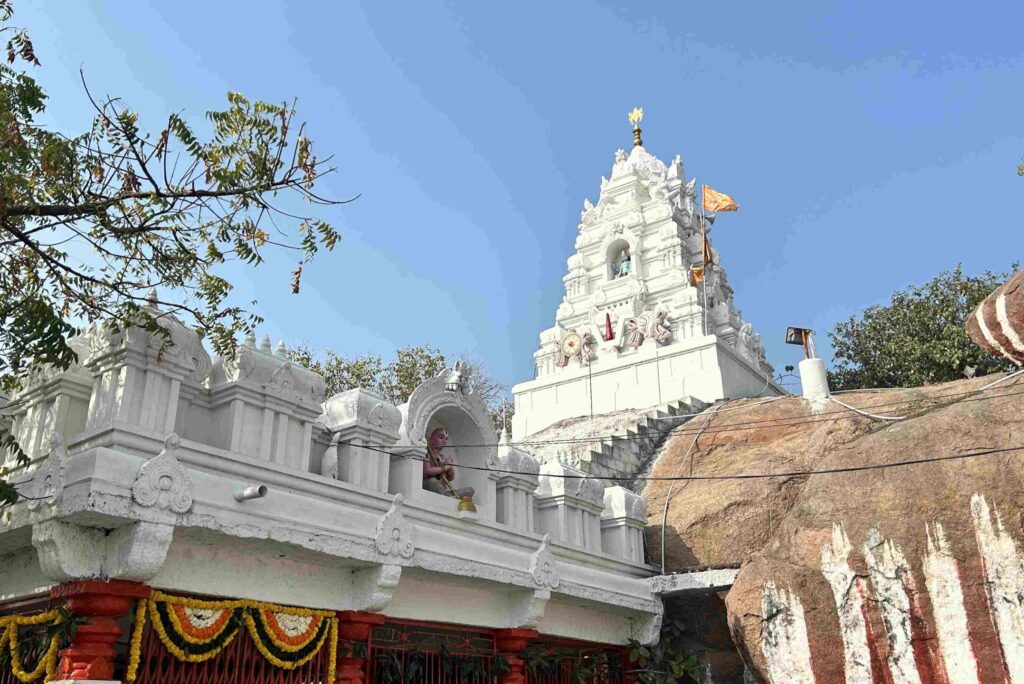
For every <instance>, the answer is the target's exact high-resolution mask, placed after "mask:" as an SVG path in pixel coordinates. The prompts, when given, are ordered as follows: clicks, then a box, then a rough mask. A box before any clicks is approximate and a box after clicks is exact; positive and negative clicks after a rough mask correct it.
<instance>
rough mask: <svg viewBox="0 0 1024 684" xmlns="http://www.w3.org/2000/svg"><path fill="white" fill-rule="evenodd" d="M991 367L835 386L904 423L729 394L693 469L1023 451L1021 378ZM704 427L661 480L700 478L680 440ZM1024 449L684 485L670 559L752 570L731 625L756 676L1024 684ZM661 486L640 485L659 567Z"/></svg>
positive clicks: (674, 444) (801, 466)
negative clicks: (950, 377)
mask: <svg viewBox="0 0 1024 684" xmlns="http://www.w3.org/2000/svg"><path fill="white" fill-rule="evenodd" d="M998 377H999V376H988V377H985V378H977V379H974V380H964V381H959V382H953V383H946V384H942V385H934V386H929V387H923V388H917V389H912V390H891V391H874V392H856V393H851V394H846V395H842V400H843V401H844V402H846V403H848V404H851V405H854V406H858V407H862V408H867V409H868V410H870V411H872V412H875V413H883V414H901V415H909V416H910V418H909V419H907V420H905V421H899V422H883V421H874V420H870V419H868V418H865V417H862V416H857V415H856V414H852V413H847V412H845V409H842V408H841V407H839V406H838V405H835V406H834V407H833V408H830V409H828V411H827V413H826V414H824V415H822V416H817V417H816V416H813V415H812V414H811V413H810V411H809V410H808V408H807V407H806V405H805V404H804V402H803V400H801V399H799V398H796V397H791V398H786V399H779V400H776V401H772V402H767V403H765V402H759V401H758V400H744V401H742V402H731V403H729V404H726V405H725V406H724V407H721V413H720V414H719V415H717V416H715V417H713V418H712V420H711V421H710V423H709V425H708V428H707V431H706V432H705V433H704V434H703V435H702V436H701V437H700V439H699V440H698V443H697V447H696V448H695V449H694V450H693V452H692V455H693V464H692V471H693V473H694V474H697V475H713V474H734V473H754V472H769V471H770V472H778V471H804V470H823V469H833V468H841V467H851V466H854V467H859V466H873V465H878V464H883V463H891V462H893V461H901V460H908V459H920V458H928V457H932V456H942V455H951V454H959V453H965V452H972V451H978V450H983V449H1001V448H1012V447H1016V446H1018V445H1024V422H1022V421H1021V420H1020V417H1021V415H1022V413H1024V386H1022V385H1024V380H1020V381H1017V380H1010V381H1008V382H1006V383H1005V384H1003V385H1000V386H997V387H996V388H992V389H990V390H987V391H985V392H984V393H983V394H977V393H976V390H978V389H979V388H981V387H982V386H984V385H986V384H988V383H991V382H992V381H993V380H995V379H997V378H998ZM839 412H842V413H839ZM837 416H842V419H841V420H835V418H836V417H837ZM703 423H704V419H703V417H698V418H695V419H694V420H692V421H691V422H689V423H687V424H686V425H684V426H681V427H680V428H678V429H677V430H676V432H675V434H674V435H673V436H671V437H670V438H669V440H668V442H667V444H666V447H665V448H664V450H663V452H662V453H661V455H660V458H659V459H658V461H657V463H656V464H655V466H654V470H653V474H654V475H656V476H669V475H676V474H687V473H689V472H690V469H691V465H690V459H689V458H688V457H686V453H687V449H688V448H689V447H690V444H691V443H692V442H693V437H694V433H695V431H696V430H698V429H699V428H700V426H701V425H702V424H703ZM684 457H685V458H684ZM1021 459H1024V452H1017V451H1005V452H996V453H992V454H989V455H985V456H977V457H974V458H965V459H954V460H946V461H940V462H934V463H925V464H919V465H911V466H904V467H899V468H891V469H872V470H865V471H859V472H858V471H855V472H845V473H837V474H822V475H813V476H810V477H807V476H793V477H783V478H773V479H757V480H726V481H701V482H697V481H694V482H690V483H689V484H686V483H681V482H677V483H676V484H675V486H674V487H673V496H672V501H671V505H670V507H669V515H668V528H667V530H666V535H665V536H666V561H667V562H666V565H667V569H668V571H670V572H671V571H675V570H682V569H686V568H695V567H702V566H722V565H738V564H742V569H741V572H740V574H739V577H738V578H737V580H736V583H735V584H734V586H733V587H732V589H731V590H730V592H729V593H728V595H727V598H726V606H727V608H728V619H729V624H730V630H731V632H732V637H733V639H734V641H735V643H736V646H737V648H738V649H739V651H740V652H741V653H742V654H743V655H744V658H745V659H746V660H747V662H748V663H749V664H750V665H751V669H752V673H753V674H754V675H755V676H756V677H757V678H759V679H761V680H763V681H773V682H842V681H846V682H872V681H881V682H931V681H936V682H947V681H948V682H962V681H966V682H976V681H986V682H987V681H993V682H996V681H998V682H1001V681H1017V680H1016V679H1011V676H1014V677H1021V678H1024V599H1021V598H1020V596H1021V595H1024V562H1022V558H1021V556H1020V554H1019V553H1018V549H1020V548H1021V544H1024V508H1022V505H1021V503H1020V502H1022V501H1024V497H1022V496H1021V494H1022V489H1024V470H1022V468H1021V464H1022V463H1024V461H1022V460H1021ZM667 489H668V483H666V482H657V481H654V482H651V483H649V484H648V486H647V488H646V489H645V492H644V495H645V498H646V499H647V501H648V505H649V509H650V514H649V523H650V533H649V548H650V549H651V560H652V561H653V562H654V563H655V564H658V563H659V561H660V537H661V528H660V526H661V519H662V514H663V504H664V500H665V494H666V492H667ZM686 612H689V611H686ZM670 614H671V611H670ZM697 627H698V625H696V624H694V625H692V628H693V629H696V628H697ZM704 648H706V649H707V651H708V653H709V655H711V654H712V653H714V652H717V653H724V651H723V650H722V647H721V646H720V645H714V646H712V645H711V644H708V645H706V646H704ZM709 665H710V663H709ZM734 680H735V679H734V678H733V677H728V678H726V679H722V680H721V681H734ZM1019 681H1024V679H1020V680H1019Z"/></svg>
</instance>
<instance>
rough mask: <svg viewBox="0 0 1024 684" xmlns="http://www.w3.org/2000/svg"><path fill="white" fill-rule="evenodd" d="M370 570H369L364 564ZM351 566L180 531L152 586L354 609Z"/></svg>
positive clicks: (259, 544) (271, 545)
mask: <svg viewBox="0 0 1024 684" xmlns="http://www.w3.org/2000/svg"><path fill="white" fill-rule="evenodd" d="M364 567H368V566H364ZM357 569H358V568H357V567H354V566H353V565H352V564H349V563H345V562H344V561H343V560H339V559H337V558H329V557H323V558H320V559H317V558H316V557H315V555H314V554H310V553H308V552H302V551H301V550H299V549H296V548H294V547H290V546H288V545H285V544H274V543H271V542H261V541H259V540H233V539H230V538H226V537H224V536H223V535H212V534H203V533H202V532H200V531H192V532H189V531H186V530H183V529H178V530H177V531H176V533H175V537H174V541H173V542H171V548H170V549H169V550H168V552H167V560H166V561H165V562H164V565H163V567H162V568H161V570H160V572H158V573H157V574H156V576H155V577H153V579H152V580H150V582H149V583H148V584H150V586H153V587H156V588H158V589H163V590H165V591H177V592H192V593H198V594H209V595H212V596H225V597H236V596H239V595H244V596H245V597H247V598H252V599H257V600H261V601H273V602H276V603H285V604H293V605H298V606H305V607H309V608H324V609H329V610H352V609H355V608H357V607H359V606H355V605H354V604H353V598H354V593H355V592H354V591H353V577H352V573H353V571H355V570H357Z"/></svg>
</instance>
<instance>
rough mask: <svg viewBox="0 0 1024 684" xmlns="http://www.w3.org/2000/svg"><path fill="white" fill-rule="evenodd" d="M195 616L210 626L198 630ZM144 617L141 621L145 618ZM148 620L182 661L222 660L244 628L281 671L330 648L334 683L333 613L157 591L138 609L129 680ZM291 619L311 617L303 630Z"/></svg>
mask: <svg viewBox="0 0 1024 684" xmlns="http://www.w3.org/2000/svg"><path fill="white" fill-rule="evenodd" d="M191 611H204V612H210V613H217V612H221V613H223V614H222V615H210V616H208V617H206V618H204V619H203V621H204V622H205V621H209V624H200V625H197V624H196V622H195V621H194V619H193V618H194V617H195V616H193V615H192V614H191ZM140 615H141V616H142V617H141V619H140V617H139V616H140ZM147 616H148V618H149V621H150V622H151V623H152V628H153V629H154V630H155V631H156V634H157V637H158V638H159V639H160V641H161V643H163V645H164V647H165V648H167V650H168V651H169V652H170V653H171V654H172V655H173V656H174V657H175V658H177V659H178V660H181V661H184V662H192V663H197V662H202V661H205V660H209V659H211V658H214V657H216V656H217V655H219V654H220V653H221V651H223V650H224V648H226V647H227V646H228V644H230V643H231V641H232V640H233V639H234V637H235V636H236V635H237V633H238V631H239V629H240V628H241V625H242V624H244V625H245V626H246V628H247V630H246V631H248V633H249V635H250V637H251V638H252V640H253V643H254V644H255V645H256V649H257V650H258V651H259V652H260V655H262V656H263V657H264V658H266V659H267V660H268V661H269V662H270V663H271V664H273V665H275V666H276V667H280V668H283V669H287V670H292V669H295V668H297V667H299V666H301V665H304V664H305V663H307V662H309V661H310V660H311V659H312V658H313V657H315V656H316V655H317V654H318V653H319V652H320V650H321V648H322V647H323V645H324V643H325V642H328V643H329V644H330V653H329V654H328V658H327V681H334V673H335V668H336V666H337V646H338V618H337V616H336V615H335V613H334V612H333V611H329V610H314V609H309V608H294V607H292V606H281V605H277V604H274V603H268V602H264V601H252V600H249V599H233V600H225V601H206V600H202V599H194V598H190V597H185V596H172V595H170V594H164V593H163V592H159V591H154V592H153V593H152V595H151V596H150V599H149V601H140V602H139V605H138V606H137V607H136V628H135V630H134V631H133V634H132V642H131V650H130V653H129V665H128V672H127V673H126V675H127V676H126V678H127V680H128V681H134V680H135V677H136V676H137V672H138V666H139V661H140V659H141V643H142V632H143V626H144V624H145V621H146V617H147ZM289 618H309V620H308V621H307V622H306V624H304V625H301V623H300V625H301V626H300V630H301V631H297V630H296V628H295V627H294V626H291V627H290V626H289V625H288V624H287V623H288V621H289Z"/></svg>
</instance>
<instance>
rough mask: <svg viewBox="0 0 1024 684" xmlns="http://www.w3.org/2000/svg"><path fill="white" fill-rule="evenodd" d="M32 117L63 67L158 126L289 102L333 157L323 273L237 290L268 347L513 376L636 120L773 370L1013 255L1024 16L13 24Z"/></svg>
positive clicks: (141, 16) (115, 6)
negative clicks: (705, 198)
mask: <svg viewBox="0 0 1024 684" xmlns="http://www.w3.org/2000/svg"><path fill="white" fill-rule="evenodd" d="M16 12H17V13H16V16H15V19H16V22H17V23H18V24H20V25H23V26H26V27H28V28H29V30H30V32H31V35H32V37H33V40H34V42H35V45H36V49H37V52H38V54H39V57H40V59H41V60H42V62H43V68H42V69H41V70H39V71H38V73H37V76H38V77H39V79H40V81H41V82H42V83H43V85H44V87H46V88H47V90H48V92H49V94H50V97H51V100H50V114H49V120H50V122H51V123H52V125H54V126H57V127H59V128H60V129H61V130H63V131H65V132H74V131H78V130H83V129H84V128H85V127H86V126H87V125H88V121H89V111H88V109H87V107H86V103H85V99H84V95H83V93H82V89H81V85H80V83H79V76H78V70H79V68H82V69H83V70H84V72H85V75H86V78H87V80H88V82H89V84H90V87H91V88H92V89H93V90H94V91H95V92H97V93H100V94H109V95H117V96H120V97H122V98H124V99H125V100H126V101H127V102H128V103H129V104H130V105H131V106H133V107H135V108H136V109H137V110H139V112H140V115H141V120H142V122H143V124H144V125H145V124H146V123H147V122H148V123H149V127H150V128H151V129H152V130H159V128H161V127H162V124H163V122H164V121H165V120H166V115H167V113H168V112H170V111H184V113H185V114H186V115H187V116H192V117H196V118H198V117H201V115H202V113H203V112H205V111H206V110H208V109H214V108H220V107H222V106H223V105H224V102H225V99H224V95H225V93H226V91H228V90H236V91H240V92H242V93H245V94H246V95H248V96H249V97H252V98H261V99H268V100H273V101H281V100H284V99H290V98H292V97H298V99H299V105H298V106H299V111H300V116H301V117H302V118H303V119H305V120H306V121H307V122H308V124H309V130H310V133H311V136H312V137H313V138H314V140H315V142H316V144H317V145H318V147H319V149H320V151H321V152H322V153H333V154H335V155H336V157H337V161H338V165H339V173H338V174H336V175H335V176H334V177H332V178H331V179H330V180H329V182H328V187H329V189H330V191H331V192H332V194H333V195H334V196H335V197H348V196H352V195H356V194H359V195H360V198H359V199H358V200H357V201H356V202H354V203H352V204H348V205H344V206H341V207H337V208H333V209H331V210H329V211H328V212H327V213H326V218H328V219H329V220H332V221H333V222H334V223H335V224H336V225H337V226H338V227H339V228H340V230H341V232H342V234H343V239H342V242H341V243H340V244H339V246H338V247H337V248H336V250H335V251H334V252H333V253H332V254H329V255H325V256H324V257H323V258H321V259H319V260H318V261H317V262H316V263H315V264H314V265H313V266H310V267H308V268H307V269H306V271H305V274H304V278H305V280H304V289H303V292H302V294H301V295H299V296H298V297H295V296H292V295H291V294H290V293H289V278H290V276H289V271H290V270H291V264H289V263H287V262H286V261H274V262H272V263H270V264H269V265H268V266H266V267H264V268H263V269H261V270H260V271H259V272H256V273H255V274H254V273H252V272H246V271H243V270H240V269H233V270H231V271H230V273H229V275H230V277H231V278H232V279H233V281H234V282H235V284H236V287H237V294H238V300H239V301H240V302H248V301H249V300H251V299H257V300H258V301H259V304H258V306H257V307H256V308H257V310H258V311H259V313H261V314H262V315H263V316H264V317H265V318H266V319H267V323H266V325H265V326H264V328H265V332H267V333H268V334H270V336H271V337H272V338H274V339H275V340H276V339H279V338H284V339H285V340H286V341H289V342H296V341H305V342H308V343H310V344H312V345H313V346H315V347H318V348H320V349H323V348H328V347H330V348H334V349H337V350H339V351H340V352H343V353H349V354H358V353H363V352H370V351H372V352H379V353H382V354H383V355H384V356H385V357H387V356H389V355H390V353H391V352H392V351H393V349H394V348H396V347H398V346H402V345H406V344H418V343H422V342H429V343H431V344H434V345H435V346H438V347H440V348H441V349H443V350H445V351H447V352H450V353H459V352H462V351H466V352H470V353H472V354H474V355H475V356H476V357H477V358H479V359H481V360H483V361H484V362H485V363H486V364H487V366H488V367H489V368H490V370H491V372H492V374H494V375H495V376H496V377H497V378H499V379H500V380H502V381H505V382H509V383H512V382H516V381H520V380H525V379H528V378H530V377H532V353H533V351H534V350H535V348H536V344H537V333H538V332H539V331H540V330H541V329H543V328H546V327H548V326H550V325H551V324H552V322H553V319H554V312H555V308H556V307H557V305H558V303H559V301H560V299H561V296H562V284H561V277H562V275H563V274H564V268H565V259H566V258H567V257H568V256H569V255H570V254H571V253H572V246H573V242H574V240H575V235H576V224H577V222H578V220H579V210H580V208H581V205H582V202H583V198H584V197H589V198H590V199H591V200H595V199H596V196H597V191H598V186H599V181H600V177H601V175H607V174H608V172H609V170H610V168H611V164H612V160H613V155H614V152H615V150H616V148H619V147H628V146H629V144H630V142H631V133H630V130H629V125H628V123H627V121H626V113H627V112H628V111H629V110H630V109H631V108H632V107H634V106H643V107H644V108H645V112H646V118H645V120H644V126H643V128H644V140H645V144H646V147H647V149H648V150H650V151H651V152H653V153H654V154H657V155H658V156H660V157H661V158H662V159H664V160H666V161H667V160H669V159H671V158H672V157H673V156H674V155H675V154H676V153H679V154H682V156H683V160H684V164H685V166H686V173H687V176H688V177H692V176H697V177H698V179H699V181H700V182H707V183H709V184H711V185H713V186H714V187H715V188H717V189H719V190H722V191H725V192H728V193H730V194H732V195H733V196H735V197H736V198H737V200H738V201H739V202H740V204H741V207H742V208H741V211H740V212H739V213H738V214H735V215H730V216H723V217H722V220H720V221H719V222H718V224H717V225H716V228H715V233H714V238H715V246H716V248H718V249H719V251H720V252H721V254H722V257H723V264H724V266H725V267H726V268H727V269H728V271H729V278H730V282H731V284H732V285H733V287H734V288H735V290H736V304H737V306H738V307H739V308H740V309H741V310H742V311H743V314H744V316H745V317H746V318H747V319H748V320H750V321H751V322H752V323H753V324H754V328H755V330H757V331H759V332H760V333H761V335H762V338H763V339H764V341H765V345H766V347H767V350H768V356H769V360H771V361H772V362H773V363H774V364H775V365H776V368H777V369H781V367H782V366H783V365H785V364H786V363H791V362H793V361H795V360H797V359H798V355H799V354H800V351H799V349H797V348H796V347H787V346H786V345H784V344H783V343H782V334H783V331H784V329H785V326H786V325H792V324H799V325H807V326H810V327H813V328H815V329H816V330H817V331H819V338H820V342H819V346H820V348H821V349H822V350H823V351H826V352H827V345H826V344H825V337H826V336H825V334H824V333H825V332H826V331H827V330H828V329H830V328H831V327H832V325H833V324H834V323H835V322H836V321H838V320H843V319H845V318H848V317H849V316H850V315H852V314H854V313H857V312H859V311H860V310H862V309H863V308H864V307H865V306H867V305H870V304H872V303H877V302H882V301H884V300H886V299H887V297H888V295H889V293H890V292H892V290H894V289H896V288H902V287H905V286H907V285H908V284H912V283H918V282H922V281H924V280H927V279H928V278H929V277H931V276H932V275H934V274H935V273H937V272H938V271H940V270H943V269H948V268H951V267H953V266H955V265H956V264H957V263H958V262H962V263H963V264H964V266H965V268H966V269H967V270H968V271H969V272H979V271H981V270H984V269H992V270H1004V269H1006V268H1007V267H1008V266H1009V264H1010V262H1011V261H1013V260H1015V259H1017V258H1019V257H1020V256H1021V255H1022V254H1024V250H1022V249H1021V248H1022V247H1024V230H1022V220H1021V217H1022V216H1024V212H1022V209H1024V179H1022V178H1018V177H1017V176H1016V173H1015V168H1016V165H1017V164H1018V163H1019V161H1020V158H1021V156H1022V155H1024V126H1022V124H1021V122H1022V120H1024V119H1022V112H1021V97H1022V93H1024V40H1021V37H1020V32H1019V30H1018V29H1019V27H1020V26H1022V25H1024V4H1022V3H1019V2H1003V3H984V2H980V3H972V4H971V5H970V7H969V9H968V6H967V5H963V4H954V3H952V2H930V3H923V2H902V3H853V2H847V3H832V2H792V3H734V2H714V3H710V2H707V3H687V2H674V3H662V2H652V3H642V4H637V3H603V2H584V1H574V0H567V1H564V2H558V3H550V2H547V3H531V2H517V3H501V4H498V3H479V2H468V1H467V2H450V3H441V2H410V3H392V2H372V3H371V2H367V3H364V4H357V3H354V2H332V3H327V2H322V3H315V2H290V3H289V2H259V1H252V2H244V3H243V2H221V1H216V2H210V1H207V2H195V1H193V0H181V1H178V2H174V3H162V2H152V3H149V2H144V1H142V0H136V1H134V2H131V3H127V2H106V3H104V2H91V3H85V2H58V1H57V0H46V1H34V2H28V1H26V0H19V1H18V2H17V3H16Z"/></svg>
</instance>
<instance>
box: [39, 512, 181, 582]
mask: <svg viewBox="0 0 1024 684" xmlns="http://www.w3.org/2000/svg"><path fill="white" fill-rule="evenodd" d="M173 536H174V526H173V525H166V524H160V523H147V522H134V523H131V524H128V525H124V526H123V527H118V528H116V529H114V530H113V531H112V532H110V533H109V534H108V533H107V531H106V530H102V529H99V528H96V527H85V526H84V525H76V524H74V523H68V522H63V521H60V520H45V521H43V522H40V523H37V524H35V525H34V526H33V527H32V546H34V547H35V549H36V554H37V556H38V558H39V567H40V569H41V570H42V572H43V574H44V575H46V576H47V577H49V578H50V579H52V580H53V581H55V582H67V581H70V580H81V579H107V578H119V579H124V580H135V581H140V582H141V581H145V580H148V579H150V578H152V577H153V576H155V575H156V573H157V572H158V571H159V570H160V568H161V567H162V566H163V563H164V560H166V558H167V551H168V549H169V548H170V546H171V540H172V538H173Z"/></svg>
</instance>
